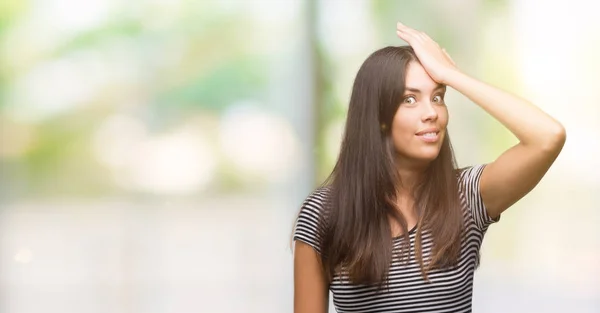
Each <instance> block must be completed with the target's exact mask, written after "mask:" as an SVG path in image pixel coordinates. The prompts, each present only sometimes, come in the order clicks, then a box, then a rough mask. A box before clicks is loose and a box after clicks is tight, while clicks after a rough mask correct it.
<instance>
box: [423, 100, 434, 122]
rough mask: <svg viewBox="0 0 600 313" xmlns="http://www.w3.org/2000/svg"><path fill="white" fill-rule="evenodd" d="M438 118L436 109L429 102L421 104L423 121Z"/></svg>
mask: <svg viewBox="0 0 600 313" xmlns="http://www.w3.org/2000/svg"><path fill="white" fill-rule="evenodd" d="M437 118H438V112H437V110H436V109H435V108H434V107H433V105H432V104H431V103H429V102H428V103H427V104H425V105H424V106H423V115H422V118H421V119H422V120H423V122H427V121H435V120H437Z"/></svg>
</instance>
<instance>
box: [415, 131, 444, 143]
mask: <svg viewBox="0 0 600 313" xmlns="http://www.w3.org/2000/svg"><path fill="white" fill-rule="evenodd" d="M427 133H434V134H435V136H433V137H425V136H423V135H424V134H427ZM415 135H416V136H417V137H419V139H421V140H423V141H425V142H428V143H433V142H437V141H438V140H439V139H440V130H439V128H427V129H424V130H421V131H419V132H418V133H416V134H415Z"/></svg>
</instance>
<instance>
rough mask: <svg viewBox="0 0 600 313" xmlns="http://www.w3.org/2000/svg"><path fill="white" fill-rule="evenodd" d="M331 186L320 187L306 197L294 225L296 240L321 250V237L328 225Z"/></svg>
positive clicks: (294, 237)
mask: <svg viewBox="0 0 600 313" xmlns="http://www.w3.org/2000/svg"><path fill="white" fill-rule="evenodd" d="M329 194H330V187H328V186H326V187H320V188H317V189H316V190H314V191H313V192H311V193H310V194H309V195H308V196H307V197H306V199H304V201H303V203H302V206H301V207H300V212H299V213H298V217H297V218H296V223H295V225H294V236H293V239H294V240H299V241H302V242H304V243H307V244H309V245H310V246H312V247H313V248H315V249H316V250H317V251H319V252H320V245H321V238H322V235H323V230H324V229H325V227H326V217H327V209H326V208H327V203H328V201H329Z"/></svg>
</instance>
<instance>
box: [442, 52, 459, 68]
mask: <svg viewBox="0 0 600 313" xmlns="http://www.w3.org/2000/svg"><path fill="white" fill-rule="evenodd" d="M442 52H444V55H446V58H448V61H450V63H452V65H454V66H456V63H455V62H454V60H452V58H451V57H450V55H449V54H448V52H447V51H446V49H442Z"/></svg>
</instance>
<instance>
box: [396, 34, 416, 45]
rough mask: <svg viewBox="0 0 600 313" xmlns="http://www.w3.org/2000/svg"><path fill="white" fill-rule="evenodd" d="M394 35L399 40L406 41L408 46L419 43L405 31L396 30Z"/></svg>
mask: <svg viewBox="0 0 600 313" xmlns="http://www.w3.org/2000/svg"><path fill="white" fill-rule="evenodd" d="M396 34H397V35H398V37H400V39H402V40H404V41H406V42H407V43H408V44H409V45H412V44H415V43H417V42H419V39H418V38H417V37H415V36H414V35H413V34H411V33H408V32H406V31H402V30H397V31H396Z"/></svg>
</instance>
